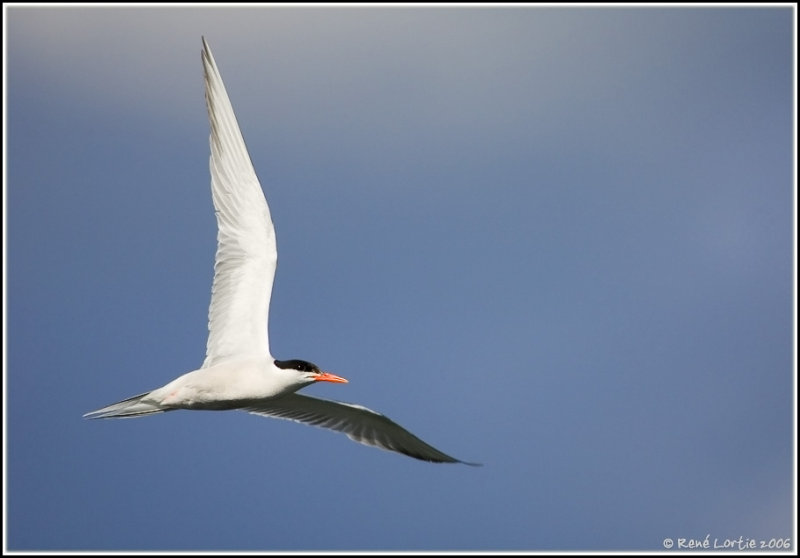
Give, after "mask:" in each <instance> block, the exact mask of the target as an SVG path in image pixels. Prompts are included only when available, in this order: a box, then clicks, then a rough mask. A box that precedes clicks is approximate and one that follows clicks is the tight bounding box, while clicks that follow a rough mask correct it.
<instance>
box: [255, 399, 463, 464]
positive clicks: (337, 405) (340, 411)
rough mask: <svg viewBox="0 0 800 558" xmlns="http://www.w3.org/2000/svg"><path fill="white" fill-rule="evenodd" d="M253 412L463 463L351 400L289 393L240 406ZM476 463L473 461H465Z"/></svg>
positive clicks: (423, 457) (434, 459) (400, 450)
mask: <svg viewBox="0 0 800 558" xmlns="http://www.w3.org/2000/svg"><path fill="white" fill-rule="evenodd" d="M242 410H244V411H247V412H249V413H253V414H256V415H262V416H266V417H272V418H282V419H288V420H293V421H296V422H300V423H303V424H309V425H311V426H319V427H321V428H328V429H330V430H335V431H337V432H342V433H344V434H347V436H348V437H349V438H350V439H351V440H353V441H355V442H359V443H361V444H366V445H368V446H375V447H377V448H381V449H384V450H389V451H395V452H398V453H402V454H405V455H408V456H410V457H415V458H416V459H421V460H423V461H432V462H435V463H466V462H464V461H461V460H459V459H456V458H455V457H451V456H449V455H447V454H446V453H443V452H441V451H439V450H437V449H436V448H434V447H433V446H431V445H430V444H428V443H426V442H423V441H422V440H420V439H419V438H417V437H416V436H414V435H413V434H412V433H411V432H409V431H408V430H406V429H405V428H403V427H402V426H400V425H399V424H397V423H396V422H394V421H392V420H391V419H389V418H388V417H386V416H384V415H382V414H380V413H376V412H375V411H373V410H371V409H367V408H366V407H362V406H361V405H355V404H352V403H342V402H339V401H332V400H329V399H318V398H316V397H308V396H306V395H299V394H297V393H291V394H288V395H284V396H281V397H276V398H272V399H268V400H263V401H259V402H257V403H254V404H252V405H248V406H245V407H243V408H242ZM467 464H468V465H476V464H475V463H467Z"/></svg>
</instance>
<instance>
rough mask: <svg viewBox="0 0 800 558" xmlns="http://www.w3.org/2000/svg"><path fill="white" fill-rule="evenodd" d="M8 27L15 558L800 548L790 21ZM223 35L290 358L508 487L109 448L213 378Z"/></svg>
mask: <svg viewBox="0 0 800 558" xmlns="http://www.w3.org/2000/svg"><path fill="white" fill-rule="evenodd" d="M4 9H5V10H6V14H5V15H6V21H5V23H6V26H7V28H6V34H5V35H4V36H5V41H6V45H5V46H6V49H5V52H6V66H5V67H6V78H7V80H6V103H7V104H6V119H5V122H6V134H7V144H6V182H5V196H6V204H5V208H6V214H5V224H6V265H7V274H6V287H7V294H6V296H7V299H6V305H5V308H6V320H7V331H6V353H5V354H6V369H5V380H6V390H5V403H6V404H5V406H4V408H5V413H6V416H5V427H6V437H5V443H6V491H5V499H6V512H7V513H6V545H7V548H8V549H11V550H54V549H63V550H156V549H160V550H459V549H461V550H548V549H549V550H638V549H644V550H656V551H657V550H662V549H663V548H664V546H663V545H664V541H665V539H668V538H669V539H672V540H673V541H674V543H675V544H677V543H678V539H680V538H684V539H703V538H704V537H706V535H710V539H711V541H712V542H713V541H714V539H719V540H720V541H722V540H725V539H738V538H739V537H744V538H745V539H750V538H752V539H755V540H757V541H761V540H764V541H766V542H768V541H769V540H770V539H784V538H787V537H792V539H791V540H792V542H794V541H795V539H794V538H793V537H794V535H795V532H794V526H795V525H796V517H795V516H794V512H795V510H796V502H795V500H794V495H795V494H796V486H795V484H794V480H793V479H794V469H793V464H794V459H793V458H794V456H795V446H794V436H795V432H794V431H793V424H794V420H793V419H794V418H795V411H794V409H795V406H794V404H795V399H794V393H795V372H796V369H795V361H794V359H793V357H794V345H793V332H792V328H793V324H794V316H793V308H794V299H793V295H794V292H793V269H794V268H793V257H794V246H793V234H794V232H795V230H794V226H793V218H794V213H793V211H794V210H793V208H794V207H795V204H794V202H795V201H796V200H795V193H794V192H795V190H794V186H795V183H794V178H795V177H794V175H793V153H794V152H793V138H794V130H793V122H794V113H793V104H794V98H793V89H792V87H793V83H795V82H794V79H795V78H794V75H793V58H792V55H793V45H794V42H793V35H792V33H793V23H794V18H795V16H794V12H793V11H792V10H791V9H789V8H776V7H772V8H758V9H750V8H735V9H730V8H713V9H696V8H693V9H682V8H670V9H655V8H648V9H642V8H640V9H623V8H585V7H573V8H568V9H560V8H539V7H521V6H518V7H499V8H486V7H481V8H479V7H470V8H459V7H449V8H411V7H403V8H401V7H394V8H376V7H373V8H367V7H364V8H355V7H348V8H344V7H303V8H288V7H254V8H242V7H240V8H125V9H120V8H74V7H73V8H36V9H31V8H21V7H11V8H5V7H4ZM201 35H204V36H205V37H206V38H207V40H208V41H209V44H210V45H211V48H212V49H213V52H214V56H215V58H216V61H217V64H218V65H219V68H220V71H221V73H222V77H223V79H224V80H225V84H226V86H227V89H228V93H229V95H230V97H231V100H232V103H233V106H234V110H235V111H236V114H237V116H238V119H239V122H240V125H241V128H242V132H243V135H244V137H245V141H246V142H247V145H248V147H249V150H250V154H251V157H252V159H253V163H254V165H255V168H256V172H257V173H258V175H259V177H260V180H261V183H262V186H263V187H264V191H265V193H266V196H267V200H268V202H269V205H270V209H271V212H272V217H273V220H274V222H275V227H276V232H277V239H278V271H277V275H276V279H275V286H274V291H273V297H272V307H271V313H270V346H271V349H272V352H273V354H274V356H275V357H276V358H279V359H290V358H302V359H306V360H310V361H312V362H315V363H317V364H318V365H320V366H321V367H322V368H323V369H325V370H330V371H331V372H333V373H335V374H339V375H342V376H344V377H346V378H348V379H349V380H350V383H349V384H347V385H320V386H312V387H310V388H308V389H306V390H305V393H307V394H309V395H316V396H319V397H326V398H332V399H339V400H342V401H348V402H354V403H359V404H361V405H365V406H367V407H370V408H372V409H375V410H377V411H380V412H382V413H384V414H386V415H388V416H389V417H391V418H392V419H393V420H395V421H397V422H398V423H400V424H401V425H403V426H405V427H406V428H408V429H409V430H411V431H412V432H414V433H415V434H417V435H418V436H420V437H421V438H422V439H424V440H426V441H427V442H429V443H431V444H433V445H434V446H436V447H437V448H440V449H441V450H442V451H444V452H446V453H448V454H451V455H453V456H455V457H458V458H460V459H464V460H466V461H478V462H481V463H483V464H484V466H483V467H481V468H473V467H467V466H453V465H433V464H428V463H423V462H419V461H416V460H413V459H410V458H407V457H404V456H400V455H397V454H393V453H389V452H384V451H380V450H377V449H374V448H369V447H366V446H361V445H358V444H355V443H353V442H351V441H350V440H348V439H347V438H346V437H344V436H342V435H338V434H334V433H331V432H329V431H324V430H321V429H317V428H311V427H307V426H301V425H297V424H293V423H290V422H286V421H279V420H269V419H264V418H260V417H256V416H252V415H248V414H245V413H239V412H227V413H214V412H176V413H169V414H166V415H159V416H153V417H146V418H141V419H137V420H127V421H91V422H90V421H86V420H84V419H82V418H81V416H82V415H83V414H84V413H86V412H88V411H91V410H94V409H97V408H99V407H101V406H104V405H107V404H110V403H113V402H115V401H118V400H120V399H123V398H126V397H130V396H133V395H135V394H138V393H141V392H143V391H147V390H149V389H153V388H155V387H158V386H161V385H163V384H165V383H166V382H167V381H169V380H171V379H173V378H174V377H176V376H178V375H179V374H182V373H184V372H187V371H189V370H192V369H195V368H197V367H198V366H199V365H200V364H201V363H202V360H203V357H204V350H205V343H206V335H207V311H208V303H209V296H210V286H211V279H212V276H213V267H212V266H213V259H214V251H215V237H216V224H215V220H214V213H213V207H212V204H211V196H210V187H209V181H210V179H209V171H208V155H209V147H208V120H207V115H206V111H205V105H204V99H203V80H202V67H201V63H200V48H201V42H200V37H201Z"/></svg>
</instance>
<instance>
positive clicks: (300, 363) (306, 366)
mask: <svg viewBox="0 0 800 558" xmlns="http://www.w3.org/2000/svg"><path fill="white" fill-rule="evenodd" d="M275 366H277V367H278V368H282V369H283V370H289V369H291V370H297V371H299V372H319V368H318V367H317V365H316V364H314V363H311V362H308V361H307V360H299V359H292V360H275Z"/></svg>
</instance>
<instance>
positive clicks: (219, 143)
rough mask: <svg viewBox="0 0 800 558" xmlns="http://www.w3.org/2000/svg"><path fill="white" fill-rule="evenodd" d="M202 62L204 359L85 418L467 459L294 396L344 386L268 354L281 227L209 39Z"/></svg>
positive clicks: (378, 421) (361, 411) (353, 413)
mask: <svg viewBox="0 0 800 558" xmlns="http://www.w3.org/2000/svg"><path fill="white" fill-rule="evenodd" d="M202 59H203V68H204V74H205V97H206V105H207V107H208V118H209V121H210V124H211V137H210V140H209V141H210V144H211V157H210V163H209V166H210V169H211V193H212V198H213V201H214V208H215V210H216V215H217V226H218V232H217V253H216V258H215V262H214V283H213V285H212V287H211V305H210V307H209V311H208V320H209V321H208V342H207V344H206V358H205V361H204V362H203V365H202V367H200V368H199V369H198V370H194V371H192V372H188V373H186V374H184V375H182V376H180V377H178V378H176V379H175V380H173V381H171V382H169V383H168V384H166V385H165V386H163V387H160V388H158V389H154V390H152V391H149V392H147V393H143V394H141V395H137V396H135V397H131V398H129V399H125V400H124V401H120V402H119V403H114V404H113V405H109V406H107V407H103V408H102V409H98V410H96V411H93V412H91V413H87V414H85V415H84V417H86V418H93V419H97V418H133V417H141V416H145V415H151V414H155V413H163V412H166V411H174V410H178V409H188V410H229V409H240V410H243V411H247V412H250V413H254V414H257V415H263V416H266V417H275V418H283V419H289V420H293V421H297V422H301V423H305V424H310V425H314V426H320V427H323V428H329V429H332V430H335V431H338V432H343V433H345V434H347V436H349V437H350V438H351V439H352V440H354V441H356V442H360V443H362V444H367V445H370V446H375V447H378V448H382V449H385V450H390V451H395V452H399V453H402V454H405V455H408V456H411V457H414V458H416V459H421V460H424V461H431V462H436V463H466V462H464V461H461V460H458V459H456V458H454V457H451V456H449V455H447V454H445V453H443V452H441V451H439V450H437V449H436V448H434V447H433V446H431V445H429V444H427V443H425V442H423V441H422V440H420V439H419V438H417V437H416V436H414V435H413V434H412V433H410V432H409V431H408V430H406V429H404V428H403V427H401V426H400V425H398V424H396V423H395V422H393V421H391V420H390V419H388V418H387V417H385V416H384V415H381V414H380V413H376V412H375V411H372V410H370V409H367V408H366V407H362V406H361V405H354V404H352V403H341V402H338V401H331V400H327V399H318V398H316V397H308V396H305V395H299V394H297V393H296V392H297V390H299V389H301V388H303V387H306V386H308V385H310V384H313V383H315V382H335V383H347V380H345V379H344V378H342V377H339V376H336V375H334V374H331V373H329V372H323V371H321V370H320V369H319V368H318V367H317V366H316V365H314V364H312V363H310V362H307V361H304V360H276V359H274V358H273V357H272V356H271V354H270V351H269V340H268V332H267V318H268V314H269V301H270V295H271V292H272V283H273V279H274V276H275V267H276V264H277V260H278V253H277V247H276V243H275V229H274V227H273V225H272V218H271V217H270V212H269V207H268V206H267V201H266V199H265V198H264V193H263V192H262V190H261V184H260V183H259V181H258V178H256V173H255V169H253V164H252V163H251V161H250V155H249V154H248V152H247V148H246V146H245V143H244V139H243V138H242V134H241V132H240V130H239V125H238V123H237V121H236V116H235V115H234V113H233V107H232V106H231V103H230V100H229V99H228V94H227V92H226V91H225V86H224V85H223V83H222V78H221V76H220V73H219V70H218V69H217V65H216V63H215V62H214V57H213V56H212V54H211V49H210V48H209V46H208V43H207V42H206V40H205V38H203V52H202ZM468 464H469V465H475V464H473V463H468Z"/></svg>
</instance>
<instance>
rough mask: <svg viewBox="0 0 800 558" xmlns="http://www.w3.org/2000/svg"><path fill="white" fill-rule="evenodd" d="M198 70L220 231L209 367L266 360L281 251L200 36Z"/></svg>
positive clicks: (205, 364) (222, 87)
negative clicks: (203, 92)
mask: <svg viewBox="0 0 800 558" xmlns="http://www.w3.org/2000/svg"><path fill="white" fill-rule="evenodd" d="M203 70H204V74H205V85H206V106H207V107H208V119H209V122H210V124H211V137H210V144H211V159H210V163H209V166H210V169H211V194H212V198H213V201H214V209H215V210H216V215H217V227H218V231H217V255H216V258H215V261H214V284H213V286H212V287H211V305H210V306H209V309H208V343H207V345H206V358H205V361H204V362H203V368H206V367H209V366H211V365H213V364H216V363H219V362H221V361H224V360H227V359H228V358H238V357H242V356H262V357H263V356H267V355H269V338H268V335H267V320H268V315H269V299H270V295H271V293H272V282H273V279H274V277H275V267H276V265H277V260H278V251H277V247H276V244H275V228H274V227H273V225H272V218H271V216H270V213H269V207H268V206H267V200H266V199H265V198H264V193H263V192H262V190H261V184H259V182H258V178H257V177H256V173H255V169H253V164H252V163H251V162H250V155H249V154H248V153H247V147H246V146H245V144H244V139H243V138H242V133H241V132H240V131H239V125H238V123H237V122H236V116H235V115H234V113H233V107H231V102H230V100H229V99H228V94H227V92H226V91H225V85H224V84H223V83H222V77H221V76H220V74H219V70H218V69H217V65H216V63H215V62H214V57H213V56H212V54H211V49H210V48H209V47H208V43H207V42H206V40H205V39H203Z"/></svg>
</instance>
